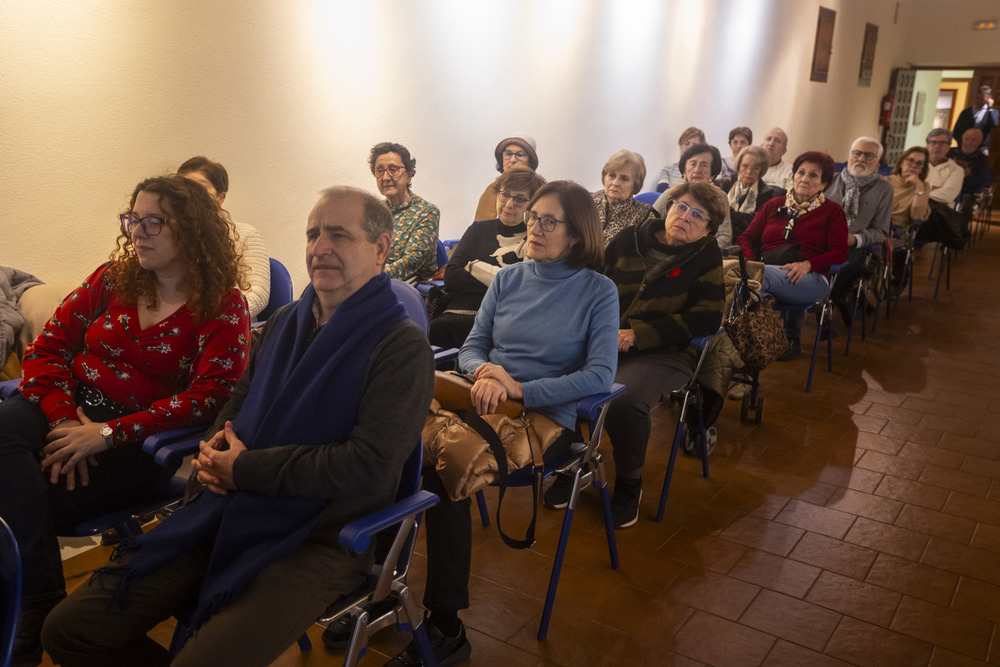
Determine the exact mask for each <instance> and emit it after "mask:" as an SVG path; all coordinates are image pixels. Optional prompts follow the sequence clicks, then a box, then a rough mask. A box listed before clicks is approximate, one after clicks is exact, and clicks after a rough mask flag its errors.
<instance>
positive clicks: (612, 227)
mask: <svg viewBox="0 0 1000 667" xmlns="http://www.w3.org/2000/svg"><path fill="white" fill-rule="evenodd" d="M645 180H646V161H645V160H643V159H642V156H641V155H639V154H638V153H633V152H632V151H627V150H624V149H622V150H620V151H618V152H617V153H615V154H614V155H612V156H611V157H610V158H608V161H607V162H606V163H605V164H604V167H603V168H602V169H601V182H602V183H603V184H604V189H603V190H599V191H597V192H595V193H593V195H594V203H595V204H597V219H598V220H600V222H601V227H602V228H603V229H604V245H607V244H608V243H610V242H611V239H613V238H614V237H615V234H617V233H618V232H620V231H621V230H623V229H625V228H626V227H631V226H632V225H635V224H638V223H640V222H642V221H643V220H645V219H646V218H648V217H649V216H651V215H655V213H654V211H653V207H652V206H650V205H649V204H644V203H643V202H641V201H637V200H636V199H635V197H634V195H636V194H638V193H639V190H641V189H642V182H643V181H645Z"/></svg>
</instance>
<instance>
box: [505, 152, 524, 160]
mask: <svg viewBox="0 0 1000 667" xmlns="http://www.w3.org/2000/svg"><path fill="white" fill-rule="evenodd" d="M514 158H517V159H518V160H526V159H527V158H528V154H527V153H525V152H524V151H517V152H516V153H515V152H514V151H504V152H503V159H504V160H512V159H514Z"/></svg>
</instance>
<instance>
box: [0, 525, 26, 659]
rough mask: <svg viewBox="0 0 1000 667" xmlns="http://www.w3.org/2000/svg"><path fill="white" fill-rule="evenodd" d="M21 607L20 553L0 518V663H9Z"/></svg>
mask: <svg viewBox="0 0 1000 667" xmlns="http://www.w3.org/2000/svg"><path fill="white" fill-rule="evenodd" d="M20 609H21V554H20V553H19V552H18V549H17V541H16V540H15V539H14V534H13V533H12V532H10V527H9V526H8V525H7V523H6V522H5V521H4V520H3V519H2V518H0V665H9V664H10V657H11V653H12V652H13V650H14V632H15V631H16V629H17V616H18V613H19V612H20Z"/></svg>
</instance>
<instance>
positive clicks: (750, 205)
mask: <svg viewBox="0 0 1000 667" xmlns="http://www.w3.org/2000/svg"><path fill="white" fill-rule="evenodd" d="M758 185H760V181H759V180H756V181H754V182H753V185H751V186H750V187H749V188H747V187H744V186H743V182H742V181H741V180H740V179H738V178H737V179H736V182H735V183H733V187H731V188H729V208H731V209H733V210H734V211H739V212H741V213H756V212H757V186H758Z"/></svg>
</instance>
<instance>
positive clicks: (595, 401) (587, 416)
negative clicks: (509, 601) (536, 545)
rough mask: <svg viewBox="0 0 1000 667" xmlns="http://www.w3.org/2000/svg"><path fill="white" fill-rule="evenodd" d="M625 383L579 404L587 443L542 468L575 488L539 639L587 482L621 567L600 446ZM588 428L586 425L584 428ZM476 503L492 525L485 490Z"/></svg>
mask: <svg viewBox="0 0 1000 667" xmlns="http://www.w3.org/2000/svg"><path fill="white" fill-rule="evenodd" d="M627 389H628V388H627V387H626V386H625V385H623V384H618V383H615V384H614V385H612V387H611V391H609V392H607V393H603V394H595V395H593V396H588V397H587V398H585V399H583V400H582V401H580V402H579V404H577V406H576V414H577V418H578V420H577V421H578V423H579V424H580V425H581V432H582V431H586V433H585V434H584V438H585V441H584V442H576V443H573V444H572V445H570V447H569V449H568V450H567V452H566V453H565V454H564V455H563V456H561V457H558V458H556V459H555V460H553V461H546V462H545V464H544V466H543V468H542V470H541V476H542V478H543V479H544V478H546V477H551V476H552V475H556V474H559V475H567V476H569V475H572V476H573V490H572V492H571V494H570V499H569V504H568V505H566V513H565V515H564V516H563V524H562V531H561V532H560V533H559V544H558V546H557V547H556V555H555V560H554V561H553V563H552V573H551V574H550V575H549V587H548V590H547V592H546V594H545V604H544V606H543V607H542V620H541V623H540V624H539V626H538V641H542V640H543V639H545V637H546V635H547V634H548V631H549V620H550V619H551V618H552V607H553V605H554V604H555V599H556V589H557V588H558V586H559V574H560V572H562V564H563V558H564V557H565V556H566V545H567V543H568V542H569V531H570V527H571V526H572V524H573V514H574V513H575V512H576V503H577V500H578V499H579V498H580V492H581V491H583V489H584V488H585V486H586V485H587V484H592V485H593V486H594V488H596V489H597V490H598V492H599V493H600V494H601V505H602V508H603V510H604V530H605V532H606V533H607V537H608V553H609V555H610V557H611V568H612V569H613V570H617V569H618V543H617V542H616V541H615V526H614V522H613V521H612V519H611V498H610V496H609V494H608V478H607V474H606V473H605V471H604V457H603V455H602V454H601V452H600V450H599V449H598V446H599V445H600V443H601V433H602V432H603V431H604V420H605V418H606V417H607V411H608V404H609V403H611V401H612V400H614V399H615V398H617V397H619V396H621V395H622V394H624V393H625V392H626V391H627ZM583 427H585V428H583ZM538 472H539V471H538V470H536V469H534V468H533V467H531V466H528V467H526V468H522V469H521V470H515V471H512V472H511V473H510V475H509V476H508V478H507V486H531V485H532V480H533V479H535V478H536V475H537V474H538ZM476 505H477V506H478V507H479V516H480V519H481V521H482V523H483V526H489V525H490V517H489V511H488V510H487V507H486V498H485V496H484V495H483V492H482V491H481V490H480V491H477V492H476Z"/></svg>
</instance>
